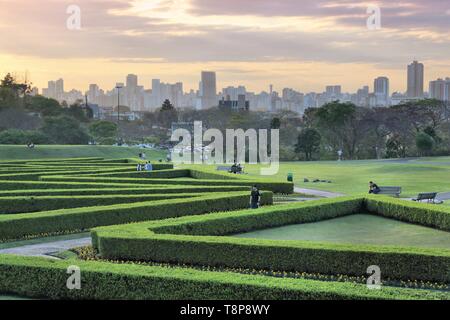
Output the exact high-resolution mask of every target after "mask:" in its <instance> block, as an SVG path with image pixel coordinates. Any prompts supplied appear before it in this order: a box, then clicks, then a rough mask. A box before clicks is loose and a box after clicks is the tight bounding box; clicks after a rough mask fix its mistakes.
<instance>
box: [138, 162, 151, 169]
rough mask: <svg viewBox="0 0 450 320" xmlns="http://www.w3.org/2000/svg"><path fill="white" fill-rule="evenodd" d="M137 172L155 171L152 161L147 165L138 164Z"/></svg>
mask: <svg viewBox="0 0 450 320" xmlns="http://www.w3.org/2000/svg"><path fill="white" fill-rule="evenodd" d="M136 170H137V171H153V165H152V164H151V163H150V161H147V162H146V163H144V164H142V163H138V165H137V167H136Z"/></svg>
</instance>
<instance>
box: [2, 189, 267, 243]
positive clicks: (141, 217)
mask: <svg viewBox="0 0 450 320" xmlns="http://www.w3.org/2000/svg"><path fill="white" fill-rule="evenodd" d="M262 203H263V204H270V203H272V193H271V192H264V193H263V197H262ZM248 206H249V195H248V192H245V193H243V192H234V193H218V194H214V195H209V196H200V197H195V198H192V199H178V200H162V201H147V202H138V203H129V204H118V205H111V206H96V207H87V208H75V209H62V210H55V211H43V212H38V213H32V214H30V213H24V214H14V215H0V235H1V237H2V239H0V240H6V239H19V238H21V237H25V236H29V235H36V234H42V233H52V232H54V233H56V232H67V231H73V230H86V229H90V228H93V227H98V226H105V225H114V224H124V223H130V222H139V221H148V220H157V219H166V218H173V217H180V216H184V215H196V214H205V213H209V212H214V211H224V210H225V211H229V210H236V209H242V208H248Z"/></svg>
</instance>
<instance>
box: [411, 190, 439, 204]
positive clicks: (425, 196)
mask: <svg viewBox="0 0 450 320" xmlns="http://www.w3.org/2000/svg"><path fill="white" fill-rule="evenodd" d="M437 195H438V194H437V192H428V193H419V195H418V196H417V198H416V199H413V201H417V202H422V201H424V200H426V201H427V202H428V203H436V197H437ZM441 203H442V202H441Z"/></svg>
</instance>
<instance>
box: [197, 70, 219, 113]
mask: <svg viewBox="0 0 450 320" xmlns="http://www.w3.org/2000/svg"><path fill="white" fill-rule="evenodd" d="M200 97H201V106H202V109H209V108H212V107H217V106H218V99H217V83H216V73H215V72H210V71H202V82H201V86H200Z"/></svg>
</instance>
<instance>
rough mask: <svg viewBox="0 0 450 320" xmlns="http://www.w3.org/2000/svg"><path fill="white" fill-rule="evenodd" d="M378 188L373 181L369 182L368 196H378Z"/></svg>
mask: <svg viewBox="0 0 450 320" xmlns="http://www.w3.org/2000/svg"><path fill="white" fill-rule="evenodd" d="M380 191H381V190H380V187H379V186H378V185H377V184H376V183H375V182H373V181H370V182H369V193H370V194H379V193H380Z"/></svg>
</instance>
